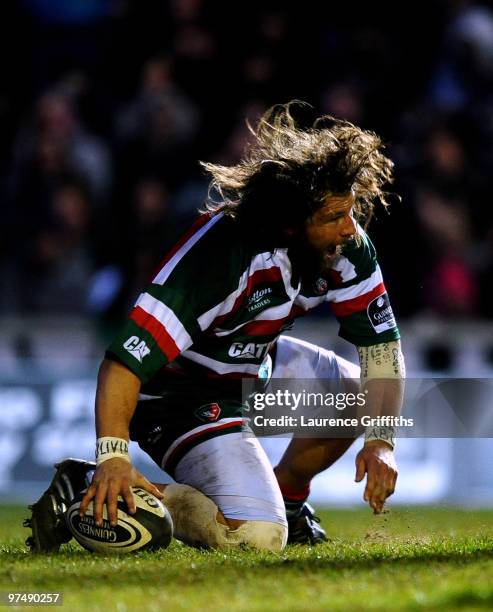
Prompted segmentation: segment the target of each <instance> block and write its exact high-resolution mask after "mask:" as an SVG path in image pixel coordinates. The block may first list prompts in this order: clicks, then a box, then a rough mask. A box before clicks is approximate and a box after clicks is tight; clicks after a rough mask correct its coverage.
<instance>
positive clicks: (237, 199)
mask: <svg viewBox="0 0 493 612" xmlns="http://www.w3.org/2000/svg"><path fill="white" fill-rule="evenodd" d="M248 127H249V130H250V132H251V134H252V135H253V142H251V143H250V144H249V145H248V146H247V148H246V151H245V154H244V157H243V159H242V160H241V161H240V162H239V163H238V164H237V165H235V166H222V165H216V164H211V163H204V162H201V165H202V167H203V168H204V169H205V170H206V171H207V172H209V173H210V174H211V175H212V181H211V183H210V188H209V197H208V200H207V202H206V209H207V210H208V211H209V212H212V213H218V212H220V211H222V212H224V213H225V214H226V215H229V216H231V217H234V218H235V219H237V220H238V221H239V222H240V223H242V224H243V225H244V226H245V227H246V228H247V230H248V231H252V230H255V232H256V233H259V232H260V233H263V234H266V235H269V236H270V237H272V236H273V235H274V236H275V235H277V236H278V237H280V236H282V235H283V230H284V229H285V228H288V227H289V228H299V227H302V225H303V223H304V222H305V220H306V219H307V218H308V217H310V216H311V215H312V214H313V213H314V212H315V211H316V210H317V209H318V208H319V207H320V206H322V204H323V203H324V201H325V199H326V198H327V196H331V195H337V196H341V195H347V194H349V193H350V192H353V194H354V196H355V206H354V214H355V217H356V218H357V220H358V221H359V222H360V223H363V224H365V222H366V221H369V219H370V217H371V215H372V212H373V207H374V205H375V202H377V201H379V202H380V203H381V204H382V205H383V206H384V207H386V206H388V202H387V199H386V197H387V196H388V194H387V193H386V192H384V191H383V190H382V187H383V186H384V185H385V184H387V183H391V182H392V180H393V179H392V169H393V166H394V164H393V162H392V161H391V160H390V159H389V158H387V157H386V156H385V155H383V153H382V149H383V148H384V147H383V143H382V141H381V139H380V138H379V137H378V136H377V135H376V134H375V133H373V132H370V131H366V130H362V129H360V128H358V127H356V126H355V125H353V124H352V123H350V122H349V121H344V120H341V119H336V118H334V117H331V116H330V115H324V116H322V117H318V118H316V117H315V116H314V112H313V109H312V107H311V106H310V105H308V104H306V103H304V102H300V101H298V100H294V101H291V102H289V103H288V104H283V105H276V106H273V107H272V108H270V109H269V110H268V111H267V112H266V113H265V114H264V115H263V116H262V117H261V118H260V120H259V122H258V124H257V126H256V127H255V128H253V127H252V126H251V125H250V124H248ZM217 195H219V198H217Z"/></svg>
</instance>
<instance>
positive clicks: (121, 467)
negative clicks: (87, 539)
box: [80, 457, 163, 527]
mask: <svg viewBox="0 0 493 612" xmlns="http://www.w3.org/2000/svg"><path fill="white" fill-rule="evenodd" d="M131 487H140V488H141V489H144V490H146V491H147V492H148V493H151V494H152V495H155V496H156V497H157V498H158V499H162V498H163V494H162V493H161V491H160V490H159V489H158V488H157V487H156V486H155V485H153V484H152V483H151V482H149V481H148V480H147V478H146V477H145V476H144V475H143V474H141V473H140V472H139V471H138V470H136V469H135V468H134V467H132V464H131V463H129V462H128V461H126V460H125V459H120V458H119V457H114V458H113V459H108V460H107V461H104V462H103V463H101V464H100V465H99V466H98V467H97V469H96V471H95V473H94V477H93V479H92V483H91V486H90V487H89V488H88V489H87V491H86V493H85V495H84V497H83V498H82V502H81V504H80V515H81V516H84V514H85V513H86V511H87V508H88V506H89V504H90V502H91V501H92V500H94V519H95V521H96V525H98V526H101V525H102V524H103V507H104V505H105V504H106V509H107V512H108V519H109V521H110V524H111V525H112V526H113V527H114V526H115V525H116V524H117V522H118V512H117V503H118V496H119V495H121V496H122V497H123V499H124V500H125V503H126V504H127V508H128V511H129V513H130V514H134V513H135V512H136V506H135V501H134V497H133V494H132V489H131Z"/></svg>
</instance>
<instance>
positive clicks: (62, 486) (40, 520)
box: [24, 458, 96, 553]
mask: <svg viewBox="0 0 493 612" xmlns="http://www.w3.org/2000/svg"><path fill="white" fill-rule="evenodd" d="M55 468H56V472H55V475H54V477H53V480H52V481H51V483H50V486H49V487H48V488H47V489H46V491H45V492H44V493H43V495H41V497H40V498H39V499H38V501H37V502H35V503H34V504H32V505H31V506H29V509H30V510H31V518H27V519H26V520H25V521H24V527H28V528H30V529H31V531H32V535H31V536H29V537H28V538H27V540H26V544H27V546H28V547H29V548H30V550H31V552H36V553H52V552H58V551H59V550H60V546H61V544H65V543H66V542H69V541H70V539H71V538H72V535H71V533H70V531H69V530H68V528H67V526H66V525H65V518H64V513H65V512H66V510H67V507H68V505H69V504H70V502H71V501H72V499H74V497H75V496H76V495H77V494H78V493H80V492H81V491H82V490H84V489H85V488H87V487H88V486H89V484H90V474H89V472H91V471H93V470H95V469H96V464H95V463H93V462H91V461H84V460H82V459H71V458H70V459H64V460H63V461H61V462H60V463H56V464H55Z"/></svg>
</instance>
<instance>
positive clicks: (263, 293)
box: [248, 287, 272, 312]
mask: <svg viewBox="0 0 493 612" xmlns="http://www.w3.org/2000/svg"><path fill="white" fill-rule="evenodd" d="M270 294H272V287H266V288H265V289H257V290H256V291H254V292H253V293H252V295H250V296H249V297H248V312H253V311H255V310H258V309H259V308H262V306H267V305H268V304H269V303H270Z"/></svg>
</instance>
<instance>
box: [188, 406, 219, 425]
mask: <svg viewBox="0 0 493 612" xmlns="http://www.w3.org/2000/svg"><path fill="white" fill-rule="evenodd" d="M194 414H195V416H196V417H197V418H198V419H200V420H201V421H205V422H206V423H213V422H214V421H217V419H218V418H219V415H220V414H221V407H220V406H219V404H217V403H216V402H213V403H212V404H205V405H204V406H200V407H199V408H197V410H196V411H195V413H194Z"/></svg>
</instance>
